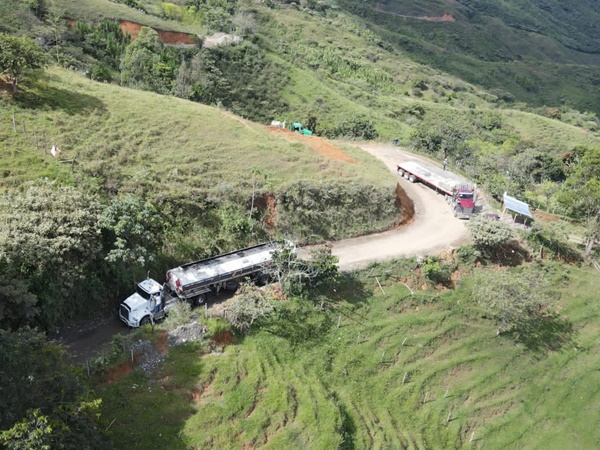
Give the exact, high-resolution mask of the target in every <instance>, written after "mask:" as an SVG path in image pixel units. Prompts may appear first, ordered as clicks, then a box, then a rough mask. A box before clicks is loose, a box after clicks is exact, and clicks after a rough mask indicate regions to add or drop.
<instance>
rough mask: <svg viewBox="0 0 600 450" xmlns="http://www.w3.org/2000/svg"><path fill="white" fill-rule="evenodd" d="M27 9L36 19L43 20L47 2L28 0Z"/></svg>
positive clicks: (44, 0)
mask: <svg viewBox="0 0 600 450" xmlns="http://www.w3.org/2000/svg"><path fill="white" fill-rule="evenodd" d="M29 9H31V11H32V12H33V13H34V14H35V16H36V17H37V18H38V19H40V20H44V19H45V18H46V14H48V2H47V1H46V0H29Z"/></svg>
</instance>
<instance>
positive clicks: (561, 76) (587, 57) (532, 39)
mask: <svg viewBox="0 0 600 450" xmlns="http://www.w3.org/2000/svg"><path fill="white" fill-rule="evenodd" d="M342 5H343V6H344V7H345V8H346V9H347V10H348V11H350V12H352V13H353V14H356V15H358V16H360V17H362V18H364V19H365V23H366V24H368V26H369V27H371V28H372V29H373V31H374V32H375V33H377V34H379V35H380V36H381V37H382V38H383V39H384V40H387V41H388V42H391V43H393V45H394V47H395V48H397V49H399V50H401V51H404V52H406V53H408V54H409V55H410V56H411V58H413V59H415V60H416V61H419V62H421V63H423V64H426V65H431V66H432V67H436V68H438V69H440V70H443V71H446V72H449V73H451V74H454V75H455V76H458V77H460V78H462V79H463V80H465V81H469V82H472V83H475V84H477V85H480V86H482V87H485V88H487V89H497V90H499V91H501V92H502V93H503V94H502V95H503V96H505V97H506V98H507V99H516V100H517V101H526V102H528V103H530V104H532V105H538V106H541V105H551V106H563V105H564V106H569V105H573V106H575V107H576V108H577V109H579V110H581V111H585V110H589V111H595V112H596V113H598V107H597V105H598V98H597V97H596V94H595V93H594V92H595V89H594V86H595V85H596V84H597V82H598V79H597V78H598V77H597V73H596V72H597V71H596V70H595V68H596V67H597V66H598V64H599V63H600V58H599V56H598V48H599V45H600V43H599V42H598V38H597V36H598V33H597V30H596V25H594V24H595V22H596V21H595V19H594V17H597V16H598V14H599V11H598V6H597V4H596V3H595V2H583V3H578V5H577V6H574V7H572V8H571V7H565V6H564V5H563V4H562V2H555V1H552V2H544V4H543V5H542V4H540V2H537V1H524V2H518V3H514V2H513V3H507V2H496V1H483V2H461V3H457V2H447V1H437V2H421V1H417V0H414V1H409V2H377V3H375V2H371V3H370V4H368V5H365V4H364V3H358V2H353V1H343V2H342ZM444 13H448V14H450V15H452V17H453V18H454V20H455V21H453V22H439V21H431V20H423V19H424V18H426V17H440V16H442V14H444Z"/></svg>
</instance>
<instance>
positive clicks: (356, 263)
mask: <svg viewBox="0 0 600 450" xmlns="http://www.w3.org/2000/svg"><path fill="white" fill-rule="evenodd" d="M352 145H357V144H356V143H352ZM358 146H359V147H360V148H362V149H364V150H365V151H367V152H368V153H370V154H371V155H373V156H374V157H376V158H378V159H379V160H381V161H382V162H383V163H384V164H385V165H386V166H387V167H388V168H389V169H390V171H391V172H392V173H394V174H395V175H396V176H397V178H398V181H399V183H400V185H401V186H402V188H403V189H404V190H405V191H406V194H407V195H408V196H409V197H410V198H411V199H412V200H413V202H414V206H415V216H414V220H413V221H412V222H411V223H410V224H408V225H403V226H401V227H399V228H397V229H394V230H391V231H386V232H383V233H377V234H372V235H369V236H363V237H359V238H354V239H346V240H343V241H339V242H335V243H333V253H334V255H336V256H337V257H338V258H339V259H340V268H341V269H342V270H351V269H357V268H361V267H364V266H366V265H368V264H369V263H371V262H374V261H385V260H388V259H393V258H399V257H402V256H414V255H429V254H433V253H436V252H439V251H442V250H444V249H447V248H449V247H452V246H455V245H458V244H460V243H462V242H464V241H465V240H466V239H467V229H466V227H465V222H464V221H462V220H459V219H456V218H455V217H454V215H453V214H452V211H451V209H450V207H449V206H448V205H447V204H446V202H445V200H444V197H443V196H442V195H439V194H436V193H435V192H434V191H432V190H431V189H429V188H427V187H425V186H423V185H421V184H419V183H415V184H413V183H410V182H409V181H407V180H405V179H404V178H401V177H400V176H398V175H397V174H396V164H397V163H399V162H403V161H408V160H416V161H423V162H427V163H428V164H431V162H430V161H427V160H426V159H425V158H422V157H419V156H416V155H413V154H411V153H408V152H406V151H403V150H401V149H399V148H398V147H395V146H392V145H385V144H372V143H368V144H367V143H365V144H358ZM222 300H223V297H219V298H218V299H216V298H213V299H211V300H210V305H209V306H211V305H212V304H213V303H219V302H221V301H222ZM129 331H130V330H129V329H128V328H127V327H126V326H125V325H124V324H123V323H121V322H120V321H119V320H118V319H117V317H116V313H115V314H112V315H111V316H109V317H105V318H102V319H99V320H96V321H93V322H92V323H90V322H85V323H81V324H71V326H69V327H66V328H65V329H63V330H61V332H60V333H58V334H57V336H54V338H55V339H57V340H58V341H60V342H62V343H64V344H66V345H67V346H68V347H69V349H70V350H71V352H72V353H73V355H74V358H75V360H76V361H78V362H84V361H85V360H87V359H88V358H91V357H93V355H95V354H97V352H98V351H99V350H100V347H101V346H102V345H104V344H107V343H108V342H110V340H111V338H112V336H113V335H115V334H124V333H128V332H129Z"/></svg>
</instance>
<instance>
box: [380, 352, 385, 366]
mask: <svg viewBox="0 0 600 450" xmlns="http://www.w3.org/2000/svg"><path fill="white" fill-rule="evenodd" d="M384 357H385V351H384V352H383V353H382V354H381V363H383V358H384Z"/></svg>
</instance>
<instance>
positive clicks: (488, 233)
mask: <svg viewBox="0 0 600 450" xmlns="http://www.w3.org/2000/svg"><path fill="white" fill-rule="evenodd" d="M467 227H468V228H469V232H470V234H471V237H472V238H473V241H474V242H475V247H476V248H477V249H478V250H480V251H481V252H482V253H484V254H485V255H487V256H491V255H492V254H495V253H496V252H497V251H498V250H499V249H500V248H501V247H502V246H503V245H505V244H507V243H508V242H509V241H510V240H511V239H512V238H513V232H512V230H511V229H510V228H509V227H508V225H506V224H504V223H502V222H500V221H498V220H494V219H491V218H489V217H486V216H483V215H481V214H479V215H475V216H473V217H471V220H469V223H468V224H467Z"/></svg>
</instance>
